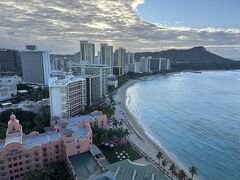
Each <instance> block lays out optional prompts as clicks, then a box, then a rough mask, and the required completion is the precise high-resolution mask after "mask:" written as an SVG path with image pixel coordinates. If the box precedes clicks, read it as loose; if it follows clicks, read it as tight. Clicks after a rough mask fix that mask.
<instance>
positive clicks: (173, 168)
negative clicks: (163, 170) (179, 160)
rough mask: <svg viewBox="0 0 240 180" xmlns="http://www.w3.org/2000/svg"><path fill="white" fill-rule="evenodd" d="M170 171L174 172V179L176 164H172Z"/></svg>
mask: <svg viewBox="0 0 240 180" xmlns="http://www.w3.org/2000/svg"><path fill="white" fill-rule="evenodd" d="M169 170H170V171H171V172H172V178H173V173H174V172H175V171H176V166H175V164H171V165H170V167H169Z"/></svg>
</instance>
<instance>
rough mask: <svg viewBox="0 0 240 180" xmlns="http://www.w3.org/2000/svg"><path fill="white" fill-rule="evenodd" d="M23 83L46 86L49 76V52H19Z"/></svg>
mask: <svg viewBox="0 0 240 180" xmlns="http://www.w3.org/2000/svg"><path fill="white" fill-rule="evenodd" d="M20 56H21V64H22V72H23V82H26V83H32V84H42V85H48V81H49V76H50V55H49V51H41V50H36V49H34V50H29V49H28V50H25V51H21V52H20Z"/></svg>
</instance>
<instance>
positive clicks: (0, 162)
mask: <svg viewBox="0 0 240 180" xmlns="http://www.w3.org/2000/svg"><path fill="white" fill-rule="evenodd" d="M10 160H11V159H10ZM3 163H4V161H3V160H1V161H0V164H3Z"/></svg>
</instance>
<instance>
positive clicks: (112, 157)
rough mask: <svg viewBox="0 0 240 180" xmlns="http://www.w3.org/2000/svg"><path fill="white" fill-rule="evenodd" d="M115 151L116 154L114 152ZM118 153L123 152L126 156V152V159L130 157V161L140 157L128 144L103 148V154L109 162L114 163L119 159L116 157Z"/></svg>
mask: <svg viewBox="0 0 240 180" xmlns="http://www.w3.org/2000/svg"><path fill="white" fill-rule="evenodd" d="M123 151H125V153H123ZM116 152H117V153H118V154H116ZM120 153H123V155H125V156H126V154H128V156H129V158H127V156H126V159H130V160H131V161H135V160H137V159H140V158H141V157H142V156H141V155H140V154H138V153H137V152H136V151H135V150H134V149H133V148H132V147H131V145H130V144H128V145H121V146H118V147H114V148H104V149H103V154H104V155H105V157H106V159H107V160H108V161H109V163H110V164H112V163H115V162H117V161H119V160H120V159H119V158H117V156H118V155H119V154H120Z"/></svg>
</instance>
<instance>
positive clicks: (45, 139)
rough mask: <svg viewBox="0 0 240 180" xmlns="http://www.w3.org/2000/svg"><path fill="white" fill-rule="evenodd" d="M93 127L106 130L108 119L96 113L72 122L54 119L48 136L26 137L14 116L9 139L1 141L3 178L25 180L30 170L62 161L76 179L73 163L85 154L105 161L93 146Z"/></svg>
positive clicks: (36, 133)
mask: <svg viewBox="0 0 240 180" xmlns="http://www.w3.org/2000/svg"><path fill="white" fill-rule="evenodd" d="M91 125H98V126H99V127H106V126H107V116H106V115H103V114H102V113H101V112H99V111H95V112H93V113H91V114H89V115H84V116H79V117H72V118H69V119H60V118H58V117H53V118H52V120H51V131H49V132H48V133H44V134H39V133H38V132H32V133H30V134H29V135H25V134H23V132H22V126H21V124H20V122H19V120H17V119H16V116H15V115H13V114H12V115H11V116H10V120H9V122H8V128H7V132H6V138H5V139H4V140H0V179H1V180H4V179H6V180H8V179H23V178H24V175H25V174H26V173H27V172H28V171H33V170H35V169H40V168H42V167H44V165H46V164H49V163H52V162H55V161H60V160H62V161H65V162H66V164H67V165H68V168H69V172H70V173H71V174H72V176H73V178H74V179H77V174H76V173H75V171H74V169H75V168H74V166H73V165H74V164H75V163H76V161H75V162H71V160H76V158H78V156H79V157H80V156H81V155H82V154H85V155H86V154H87V156H89V155H90V157H91V158H92V159H93V160H94V161H95V162H98V160H100V159H101V160H104V156H103V155H102V154H101V152H100V151H98V150H96V149H97V147H96V146H95V145H92V130H91ZM96 152H98V153H96ZM80 163H81V162H80ZM72 164H73V165H72ZM96 164H97V163H96ZM93 173H94V172H93Z"/></svg>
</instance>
